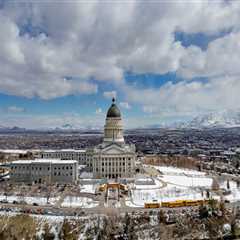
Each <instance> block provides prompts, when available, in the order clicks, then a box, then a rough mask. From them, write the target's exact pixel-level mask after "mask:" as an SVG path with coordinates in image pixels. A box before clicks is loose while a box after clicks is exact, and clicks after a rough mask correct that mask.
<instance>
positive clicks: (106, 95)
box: [103, 91, 117, 99]
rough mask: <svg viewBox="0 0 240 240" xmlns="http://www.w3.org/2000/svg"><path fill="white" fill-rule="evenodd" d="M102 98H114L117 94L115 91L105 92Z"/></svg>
mask: <svg viewBox="0 0 240 240" xmlns="http://www.w3.org/2000/svg"><path fill="white" fill-rule="evenodd" d="M103 96H104V97H105V98H107V99H112V98H116V97H117V92H116V91H106V92H103Z"/></svg>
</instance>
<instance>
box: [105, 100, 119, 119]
mask: <svg viewBox="0 0 240 240" xmlns="http://www.w3.org/2000/svg"><path fill="white" fill-rule="evenodd" d="M120 117H121V112H120V110H119V108H118V107H117V105H116V104H115V98H113V99H112V105H111V107H110V108H109V109H108V112H107V118H120Z"/></svg>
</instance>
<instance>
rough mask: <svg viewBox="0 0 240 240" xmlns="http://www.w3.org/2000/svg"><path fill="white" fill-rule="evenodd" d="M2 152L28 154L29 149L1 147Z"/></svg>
mask: <svg viewBox="0 0 240 240" xmlns="http://www.w3.org/2000/svg"><path fill="white" fill-rule="evenodd" d="M0 152H2V153H8V154H26V153H27V152H28V150H21V149H0Z"/></svg>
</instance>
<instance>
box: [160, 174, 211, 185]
mask: <svg viewBox="0 0 240 240" xmlns="http://www.w3.org/2000/svg"><path fill="white" fill-rule="evenodd" d="M161 179H162V180H163V181H164V182H166V183H169V184H173V185H176V186H180V187H208V188H210V187H211V186H212V178H209V177H188V176H181V175H163V177H162V178H161Z"/></svg>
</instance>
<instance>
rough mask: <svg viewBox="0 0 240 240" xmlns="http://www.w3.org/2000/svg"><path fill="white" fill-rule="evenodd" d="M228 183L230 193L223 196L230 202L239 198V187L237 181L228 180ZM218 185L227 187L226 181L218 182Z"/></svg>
mask: <svg viewBox="0 0 240 240" xmlns="http://www.w3.org/2000/svg"><path fill="white" fill-rule="evenodd" d="M229 185H230V191H231V193H230V194H229V195H227V196H224V199H226V200H228V201H230V202H235V201H239V200H240V188H238V187H237V183H236V182H234V181H230V182H229ZM220 187H221V188H225V189H227V181H225V182H223V183H222V184H220Z"/></svg>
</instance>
